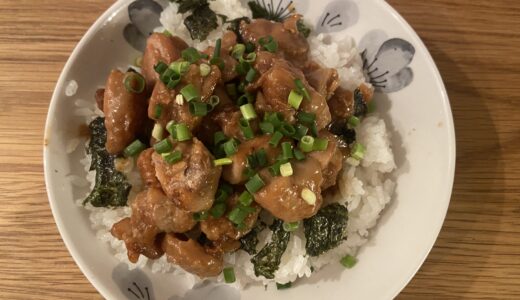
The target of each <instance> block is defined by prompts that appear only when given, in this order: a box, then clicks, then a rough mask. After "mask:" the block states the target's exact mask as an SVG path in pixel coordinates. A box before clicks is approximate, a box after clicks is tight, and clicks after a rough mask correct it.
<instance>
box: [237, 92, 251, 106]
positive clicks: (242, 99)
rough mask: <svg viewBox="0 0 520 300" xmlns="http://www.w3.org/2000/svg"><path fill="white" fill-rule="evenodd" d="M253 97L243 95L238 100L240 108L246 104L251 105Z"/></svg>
mask: <svg viewBox="0 0 520 300" xmlns="http://www.w3.org/2000/svg"><path fill="white" fill-rule="evenodd" d="M252 97H253V96H252V95H251V94H249V93H245V94H243V95H242V96H240V97H239V98H238V99H237V105H238V106H242V105H244V104H247V103H251V98H252Z"/></svg>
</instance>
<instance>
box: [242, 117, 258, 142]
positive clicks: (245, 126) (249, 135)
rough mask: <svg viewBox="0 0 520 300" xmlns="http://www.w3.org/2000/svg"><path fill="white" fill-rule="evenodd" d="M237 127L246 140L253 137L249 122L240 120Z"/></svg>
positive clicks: (243, 119)
mask: <svg viewBox="0 0 520 300" xmlns="http://www.w3.org/2000/svg"><path fill="white" fill-rule="evenodd" d="M238 126H239V127H240V130H241V131H242V134H243V135H244V137H245V138H246V140H250V139H252V138H254V137H255V135H254V133H253V129H252V128H251V125H250V124H249V121H247V120H246V119H245V118H240V120H239V122H238Z"/></svg>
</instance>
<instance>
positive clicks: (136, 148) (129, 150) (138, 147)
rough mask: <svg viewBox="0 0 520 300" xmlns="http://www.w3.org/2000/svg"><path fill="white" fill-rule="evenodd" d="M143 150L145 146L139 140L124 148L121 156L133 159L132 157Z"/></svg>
mask: <svg viewBox="0 0 520 300" xmlns="http://www.w3.org/2000/svg"><path fill="white" fill-rule="evenodd" d="M144 149H146V145H145V144H143V143H142V142H141V141H140V140H135V141H133V142H132V143H131V144H130V145H128V146H127V147H126V148H125V150H124V151H123V154H124V155H125V156H126V157H133V156H137V155H138V154H139V153H141V152H142V151H143V150H144Z"/></svg>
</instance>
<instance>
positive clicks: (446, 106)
mask: <svg viewBox="0 0 520 300" xmlns="http://www.w3.org/2000/svg"><path fill="white" fill-rule="evenodd" d="M128 1H130V0H117V1H116V2H114V3H113V4H112V5H111V6H110V7H109V8H108V9H107V10H105V11H104V12H103V13H102V14H101V15H100V16H99V17H98V18H97V19H96V21H95V22H94V23H93V24H92V25H91V26H90V27H89V29H88V30H87V31H86V32H85V34H83V36H82V38H81V39H80V41H79V42H78V44H77V45H76V46H75V47H74V49H73V51H72V53H71V54H70V56H69V58H68V59H67V62H66V63H65V65H64V67H63V69H62V71H61V73H60V76H59V78H58V81H57V83H56V86H55V88H54V91H53V94H52V97H51V101H50V103H49V108H48V112H47V117H46V122H45V128H44V141H45V140H47V136H48V134H49V130H50V125H51V122H52V116H53V115H54V113H55V110H56V103H57V101H58V98H59V97H60V96H61V95H60V93H61V92H62V90H63V86H64V85H65V83H66V79H67V78H66V77H67V74H68V73H69V71H70V69H71V68H72V65H73V62H74V61H75V60H76V57H77V56H78V55H79V52H80V49H81V48H83V46H84V45H86V44H87V43H89V42H90V41H91V40H92V38H93V36H94V33H95V32H96V31H98V30H100V28H101V27H102V25H103V23H105V22H106V20H107V19H109V18H110V15H112V14H115V13H117V12H118V11H119V10H121V9H123V8H124V4H125V3H126V2H128ZM372 1H374V2H375V4H376V5H382V6H384V8H385V9H386V10H387V11H388V12H389V13H390V14H391V15H392V17H393V18H395V19H396V20H397V21H398V22H399V23H401V24H402V25H404V26H403V29H404V30H405V31H406V32H407V33H408V34H409V36H410V37H412V38H413V40H414V42H415V43H416V46H417V48H418V49H420V51H421V52H423V53H424V54H425V59H426V64H427V67H428V68H429V69H431V70H432V71H433V75H434V81H433V82H435V84H436V85H437V86H438V89H439V91H440V92H441V95H442V97H441V98H442V99H439V100H440V101H442V104H443V105H442V106H443V110H444V114H445V115H446V116H447V118H446V121H447V124H445V125H446V127H447V129H448V136H447V137H448V140H449V143H448V152H449V157H448V174H447V176H448V180H447V182H448V186H447V189H446V194H445V195H444V197H443V198H442V200H443V201H442V205H444V207H442V212H443V213H442V216H443V217H442V218H439V219H438V222H437V224H436V226H435V228H436V229H435V230H434V232H432V233H435V234H434V235H433V234H432V239H431V242H430V243H429V244H428V247H425V248H424V249H425V251H424V253H423V255H422V258H421V260H420V263H419V264H417V266H416V268H414V269H413V271H412V272H410V274H409V276H407V277H404V276H403V280H402V281H401V283H400V284H399V285H397V284H396V285H395V286H396V289H395V290H394V291H392V292H390V291H389V294H388V295H389V296H391V297H392V298H395V297H396V296H397V295H398V294H399V293H400V292H401V291H402V290H403V289H404V288H405V287H406V286H407V285H408V283H409V282H410V281H411V279H412V278H413V277H414V276H415V274H416V273H417V271H418V270H419V269H420V268H421V266H422V265H423V264H424V261H425V260H426V258H427V256H428V255H429V253H430V252H431V250H432V249H433V246H434V244H435V242H436V240H437V239H438V236H439V233H440V231H441V229H442V226H443V224H444V221H445V219H446V214H447V211H448V208H449V204H450V200H451V196H452V191H453V183H454V176H455V165H456V136H455V127H454V121H453V114H452V110H451V106H450V101H449V98H448V93H447V91H446V87H445V85H444V82H443V80H442V76H441V75H440V72H439V69H438V68H437V65H436V64H435V62H434V60H433V57H432V56H431V54H430V52H429V51H428V48H427V47H426V45H425V44H424V42H423V41H422V39H421V38H420V37H419V35H418V34H417V33H416V32H415V30H414V29H413V28H412V26H410V24H409V23H408V22H407V21H406V20H405V19H404V18H403V17H402V16H401V15H400V14H399V13H398V12H397V11H396V10H395V9H394V8H393V7H392V6H391V5H390V4H388V3H387V2H386V1H385V0H372ZM49 164H50V161H49V151H48V147H47V145H46V143H45V142H44V143H43V168H44V179H45V187H46V191H47V196H48V201H49V204H50V207H51V211H52V215H53V218H54V221H55V223H56V226H57V228H58V232H59V233H60V236H61V238H62V240H63V242H64V244H65V246H66V248H67V250H68V251H69V253H70V255H71V256H72V258H73V260H74V262H75V263H76V264H77V266H78V267H79V269H80V270H81V272H82V273H83V274H84V275H85V277H86V278H87V279H88V280H89V282H90V283H91V284H92V285H93V286H94V288H95V289H96V290H97V291H98V292H99V293H100V294H101V295H102V296H103V297H105V298H107V299H115V298H116V297H115V294H114V293H113V292H112V291H111V290H110V289H109V288H107V286H106V285H105V284H103V283H102V282H100V281H99V280H98V279H97V277H96V275H95V271H93V270H92V269H90V268H88V267H87V264H88V262H87V261H86V260H85V259H84V258H83V257H82V256H80V255H79V253H78V248H77V245H75V244H74V243H73V241H72V239H71V237H70V235H71V233H70V232H69V231H68V230H66V226H65V224H64V222H63V221H62V219H61V218H60V217H59V215H58V212H57V210H58V208H57V206H58V204H57V202H55V201H54V199H55V191H54V188H52V187H51V185H50V182H51V178H50V177H51V176H52V174H53V173H52V172H51V170H50V169H49V168H50V166H49Z"/></svg>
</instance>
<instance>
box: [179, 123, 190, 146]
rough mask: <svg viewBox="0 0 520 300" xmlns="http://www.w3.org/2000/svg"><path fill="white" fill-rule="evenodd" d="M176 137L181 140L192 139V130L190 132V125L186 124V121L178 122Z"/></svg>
mask: <svg viewBox="0 0 520 300" xmlns="http://www.w3.org/2000/svg"><path fill="white" fill-rule="evenodd" d="M175 138H176V139H177V140H178V141H179V142H184V141H187V140H191V132H190V129H189V128H188V125H186V124H184V123H180V124H177V125H176V126H175Z"/></svg>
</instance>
